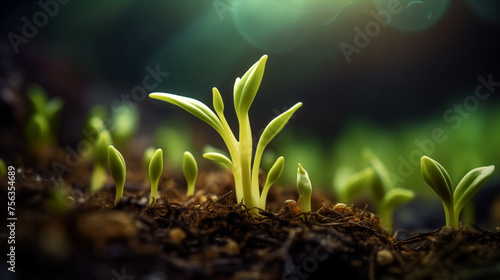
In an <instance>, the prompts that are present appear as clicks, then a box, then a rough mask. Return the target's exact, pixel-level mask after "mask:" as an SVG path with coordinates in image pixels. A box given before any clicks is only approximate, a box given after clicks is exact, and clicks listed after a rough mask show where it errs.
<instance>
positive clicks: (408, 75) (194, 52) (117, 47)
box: [0, 0, 500, 186]
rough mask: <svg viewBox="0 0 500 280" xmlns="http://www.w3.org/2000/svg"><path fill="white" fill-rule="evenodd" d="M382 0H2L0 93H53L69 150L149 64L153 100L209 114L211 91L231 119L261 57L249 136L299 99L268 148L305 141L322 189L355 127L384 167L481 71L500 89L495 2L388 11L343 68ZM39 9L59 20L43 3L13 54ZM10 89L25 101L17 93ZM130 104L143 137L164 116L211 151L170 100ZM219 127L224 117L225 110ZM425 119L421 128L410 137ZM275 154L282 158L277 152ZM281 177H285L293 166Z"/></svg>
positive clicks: (491, 104)
mask: <svg viewBox="0 0 500 280" xmlns="http://www.w3.org/2000/svg"><path fill="white" fill-rule="evenodd" d="M387 2H388V1H382V0H373V1H369V0H359V1H347V0H342V1H340V0H339V1H326V0H317V1H311V0H308V1H306V0H290V1H284V0H283V1H279V0H273V1H271V0H267V1H263V0H253V1H252V0H248V1H245V0H240V1H226V0H220V1H212V0H199V1H194V0H182V1H181V0H177V1H167V0H162V1H160V0H148V1H138V0H136V1H132V0H126V1H112V0H103V1H81V0H72V1H67V3H66V4H61V3H59V2H56V1H55V0H54V1H2V4H1V5H2V6H1V7H2V8H1V11H0V26H1V28H0V31H1V32H0V35H1V37H0V58H1V61H0V63H1V65H0V70H1V80H0V82H1V86H2V88H3V89H5V88H7V87H9V86H11V85H10V84H12V80H13V79H14V80H15V77H17V76H15V75H18V76H19V77H21V79H22V80H23V81H24V83H38V84H40V85H42V86H43V87H44V88H45V89H46V90H47V92H48V93H49V94H50V95H51V96H60V97H62V98H63V99H64V100H65V108H64V111H63V120H62V127H63V129H61V133H60V143H62V144H63V145H74V144H75V143H76V142H77V141H78V140H79V139H81V126H80V124H81V122H82V119H83V117H84V115H85V113H86V111H87V110H88V109H89V108H90V107H91V106H92V105H95V104H97V103H102V104H104V105H106V106H107V107H108V108H111V107H112V104H113V102H115V101H117V100H118V101H123V95H125V96H126V95H130V94H131V91H132V89H133V88H134V87H136V86H141V85H142V84H143V78H144V77H145V76H146V75H147V74H148V72H147V70H146V67H151V68H153V69H155V68H156V67H157V65H158V67H159V69H160V70H161V71H162V72H168V73H169V74H168V77H166V78H164V79H163V80H162V81H161V83H159V84H158V86H157V87H156V88H155V89H154V91H163V92H170V93H175V94H179V95H185V96H190V97H194V98H197V99H199V100H201V101H203V102H205V103H207V104H208V105H210V107H211V89H212V87H214V86H215V87H217V88H218V89H219V90H220V91H221V94H222V96H223V97H224V100H225V102H226V108H227V109H226V111H227V112H228V114H232V110H231V109H232V108H231V106H230V105H231V104H232V98H231V95H232V88H233V83H234V80H235V78H236V77H238V76H241V75H243V74H244V73H245V71H246V70H247V69H248V68H249V67H250V66H251V65H252V64H253V63H254V62H255V61H257V60H258V59H259V58H260V57H261V56H262V55H263V54H267V55H269V59H268V62H267V66H266V72H265V75H264V79H263V82H262V85H261V88H260V91H259V94H258V95H257V97H256V98H255V101H254V104H253V106H252V109H251V111H250V114H251V118H252V121H253V123H254V132H258V131H260V130H261V129H262V128H263V127H264V126H265V124H266V123H267V122H268V121H269V120H270V119H272V118H273V117H275V116H276V115H277V114H278V113H279V112H283V111H284V110H286V108H289V107H290V106H292V105H293V104H295V103H296V102H298V101H302V102H303V103H304V106H303V107H302V108H301V109H300V110H299V111H298V112H297V115H296V117H294V118H293V119H292V120H291V122H290V125H288V126H287V128H286V129H285V130H284V132H283V134H284V136H282V137H280V136H278V137H277V138H276V140H275V143H276V144H277V146H279V147H277V148H276V149H277V150H278V151H279V152H281V151H280V147H281V146H283V147H284V146H286V145H285V144H286V143H287V142H290V141H295V142H296V143H299V144H298V146H299V147H300V144H301V141H302V142H303V143H302V144H303V147H304V148H303V150H304V151H305V152H304V153H303V154H306V155H309V156H310V157H311V158H312V159H311V160H310V162H309V163H308V164H309V166H314V167H315V168H311V169H314V170H311V171H310V173H311V174H312V175H314V176H316V178H318V179H316V180H317V182H320V183H319V185H321V186H328V185H329V184H330V183H331V182H332V179H331V178H332V176H333V174H334V171H335V168H336V167H338V166H339V165H341V164H342V163H341V162H342V158H341V157H340V156H339V157H338V158H337V156H338V150H339V149H340V148H339V145H337V143H339V142H342V140H343V141H344V143H345V142H347V143H349V141H350V140H349V139H350V138H348V137H346V136H345V135H346V134H348V133H349V131H351V132H352V131H355V132H356V131H358V130H360V131H361V129H357V125H358V124H359V123H362V124H365V128H364V130H363V131H362V133H360V134H359V135H361V136H359V137H360V138H363V139H364V142H363V141H361V142H360V143H361V144H363V143H365V142H370V141H372V142H373V143H376V142H384V141H385V142H386V145H387V143H389V145H392V146H393V147H394V148H396V149H398V152H396V154H395V155H394V154H389V153H386V152H385V151H380V152H379V155H380V157H381V158H383V159H384V160H387V159H389V160H388V161H386V162H387V165H388V166H389V167H391V168H395V167H397V165H398V161H397V160H396V156H397V155H399V154H401V155H408V154H409V153H410V152H411V150H412V148H413V149H414V148H415V147H414V144H413V146H411V139H424V138H426V137H429V131H430V130H432V128H434V127H439V126H442V125H443V117H442V114H443V112H445V111H446V110H447V109H449V108H452V106H453V104H456V103H461V102H462V101H463V100H464V98H466V97H467V96H470V95H473V94H474V89H475V88H476V86H477V85H478V80H477V77H478V76H480V75H481V76H483V77H487V76H488V75H492V77H493V80H494V81H499V80H500V67H499V61H500V60H499V56H500V54H499V49H500V40H499V37H500V36H499V35H500V4H499V2H498V1H492V0H480V1H473V0H467V1H465V0H450V1H429V0H426V1H407V0H402V1H401V2H400V5H401V7H403V8H404V11H403V12H401V13H400V14H397V15H392V18H391V21H390V22H389V23H390V24H389V26H380V25H378V27H379V30H375V31H376V32H375V31H374V32H375V33H376V35H375V36H373V37H371V38H370V42H369V43H368V44H367V45H366V46H363V47H359V54H358V53H355V54H352V55H351V56H350V59H351V62H350V63H349V62H348V61H347V60H346V58H345V56H344V54H343V53H342V50H341V48H340V44H341V43H343V42H344V43H347V44H349V45H352V46H353V47H356V44H355V36H356V31H355V30H356V28H359V29H361V30H365V27H366V26H367V24H373V22H375V19H374V16H373V15H372V13H373V12H376V11H379V10H381V9H385V7H387ZM40 3H42V4H43V5H48V4H47V3H51V4H54V3H57V11H55V10H54V9H55V8H54V6H51V8H50V9H52V11H53V15H50V16H48V17H47V21H46V22H43V24H41V26H39V27H38V28H37V30H36V32H35V34H34V35H33V36H32V38H29V39H28V42H27V43H22V44H20V45H19V46H18V49H19V51H18V52H15V47H14V46H13V44H12V42H11V37H12V36H13V35H12V34H16V35H19V36H22V35H23V26H25V25H26V23H25V20H27V21H29V22H31V23H33V21H34V20H36V19H34V17H35V15H37V13H40V12H41V11H45V10H44V8H43V7H42V5H41V4H40ZM443 7H444V8H443ZM372 11H373V12H372ZM38 20H40V21H43V18H38ZM405 22H406V23H405ZM398 23H402V24H403V27H401V25H398ZM405 24H406V25H405ZM365 32H366V31H365ZM9 34H10V35H9ZM14 74H15V75H14ZM13 75H14V76H15V77H14V78H13ZM499 90H500V89H497V91H496V92H494V93H492V95H491V96H490V97H489V98H488V99H487V101H485V102H483V103H481V104H480V107H479V109H478V111H477V112H478V114H481V115H482V114H483V113H484V115H485V116H486V117H485V118H483V119H481V121H479V122H480V123H481V122H482V123H487V124H488V127H489V128H488V130H486V132H485V134H481V135H490V136H488V140H489V142H488V143H489V144H487V145H488V147H489V149H490V151H494V153H495V154H496V155H498V151H499V147H498V143H499V142H495V141H496V140H495V139H497V140H498V141H500V136H499V133H498V132H496V131H498V130H495V129H494V128H496V127H498V125H500V124H499V123H498V122H496V121H495V120H493V119H491V118H489V117H488V116H489V115H488V114H493V113H495V112H498V100H499V97H498V91H499ZM17 94H23V92H22V90H21V91H19V92H18V93H17ZM135 101H136V102H135V103H136V104H137V105H138V108H139V109H140V110H141V113H142V115H141V128H140V129H141V130H140V133H141V134H142V135H151V134H152V133H153V132H154V131H155V129H156V128H157V127H158V126H159V125H160V124H161V123H164V122H165V121H166V120H167V123H168V120H170V119H171V120H173V121H172V124H173V125H174V122H176V121H177V120H179V119H181V120H183V121H186V122H187V123H189V124H192V126H193V127H194V128H195V130H197V131H198V133H197V134H196V135H197V137H200V135H203V137H204V138H206V139H203V141H201V140H200V142H203V143H205V142H208V143H210V144H213V145H216V146H220V140H219V139H218V137H217V136H216V135H215V133H214V132H213V131H211V129H210V128H209V127H208V126H205V125H204V124H203V123H201V122H200V121H199V120H196V119H195V118H194V117H191V116H188V115H187V114H186V113H185V112H183V111H181V110H179V109H176V108H174V107H173V106H172V105H169V104H166V103H164V102H160V101H157V100H151V99H149V98H144V99H141V100H135ZM483 104H487V105H484V106H483ZM8 110H9V109H8V108H7V107H6V108H5V109H4V108H2V111H3V112H2V119H3V121H2V123H3V125H4V126H9V125H12V124H13V123H14V120H13V117H12V115H13V114H14V115H15V113H12V112H9V111H8ZM483 111H484V112H483ZM229 112H231V113H229ZM492 112H493V113H492ZM228 118H229V119H234V118H233V115H229V116H228ZM424 122H425V123H426V124H425V125H424V127H425V128H426V129H420V130H415V129H413V126H414V125H421V124H422V123H424ZM232 123H233V124H234V121H233V122H232ZM366 127H368V128H370V129H372V132H371V133H373V134H370V133H368V132H367V131H368V130H367V129H366ZM471 127H472V128H471ZM474 127H476V126H475V125H474V124H471V125H469V128H468V130H465V129H462V131H461V133H462V135H471V134H473V133H474ZM491 127H492V128H493V130H492V129H491ZM286 131H287V132H286ZM401 131H403V132H407V135H408V136H407V138H408V139H410V145H408V144H407V143H403V142H404V141H402V140H401V141H400V139H399V138H398V137H400V136H401ZM458 132H460V131H458ZM490 132H491V134H490ZM486 133H487V134H486ZM393 134H394V135H396V134H397V135H398V136H397V137H396V136H394V137H393ZM381 137H385V138H381ZM450 137H451V136H450ZM457 137H461V136H457ZM495 137H497V138H495ZM212 138H213V139H212ZM483 140H484V139H479V140H474V141H473V142H469V143H468V144H467V145H468V146H467V147H466V146H464V145H462V146H458V147H457V146H453V149H455V150H453V151H451V152H447V153H448V154H447V155H451V154H453V155H454V156H456V155H460V153H461V152H462V150H463V149H466V148H467V149H472V150H474V149H479V148H480V147H484V146H485V145H486V144H485V142H483ZM405 141H406V140H405ZM306 142H307V143H306ZM449 143H451V141H450V142H449ZM460 143H462V142H460ZM490 143H492V144H490ZM494 143H497V144H496V145H495V144H494ZM358 144H359V143H357V142H352V145H353V146H354V148H353V149H354V150H355V149H360V148H361V147H358V146H357V145H358ZM361 144H359V145H361ZM306 146H309V148H311V147H312V148H311V149H310V150H307V149H306ZM271 147H272V145H271ZM336 151H337V152H336ZM283 153H284V154H285V158H287V156H288V154H287V152H285V151H283ZM484 153H489V154H491V153H490V152H484ZM350 155H351V154H349V155H348V156H350ZM198 156H200V157H201V155H198ZM352 157H355V158H358V157H359V154H355V155H352ZM288 158H294V157H293V156H291V155H290V156H289V157H288ZM482 159H484V160H482V161H479V163H480V164H481V165H487V164H494V163H497V165H498V163H500V159H499V158H498V157H496V159H495V162H492V161H491V160H486V159H485V158H484V157H483V158H482ZM307 160H308V159H304V161H305V162H307ZM333 161H336V162H335V163H332V162H333ZM438 161H444V162H445V163H446V164H448V165H449V164H450V161H451V160H447V159H446V158H445V157H444V156H443V157H441V160H439V159H438ZM292 162H293V161H292ZM446 164H445V165H446ZM474 164H476V162H474ZM304 166H306V167H307V164H306V165H304ZM321 167H323V169H322V168H321ZM473 167H477V166H474V165H464V166H463V168H464V170H465V169H468V170H470V169H471V168H473ZM356 168H358V166H357V167H356ZM359 168H360V167H359ZM288 169H289V170H290V174H292V175H291V177H292V178H293V176H294V175H293V173H294V172H295V171H294V168H292V167H290V168H288ZM391 170H394V169H391ZM461 172H462V170H461ZM415 173H418V172H415ZM497 173H500V172H497ZM454 176H455V177H458V178H460V177H461V176H463V174H459V175H454ZM311 177H312V178H314V177H313V176H311ZM417 177H418V180H420V181H419V183H418V184H422V179H421V177H419V176H417ZM497 178H498V177H497ZM291 181H293V180H291ZM313 182H314V179H313ZM412 183H414V182H412Z"/></svg>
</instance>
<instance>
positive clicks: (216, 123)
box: [149, 92, 224, 135]
mask: <svg viewBox="0 0 500 280" xmlns="http://www.w3.org/2000/svg"><path fill="white" fill-rule="evenodd" d="M149 97H151V98H154V99H158V100H162V101H165V102H168V103H171V104H174V105H176V106H179V107H181V108H182V109H184V110H186V111H188V112H189V113H191V114H193V115H194V116H196V117H197V118H199V119H200V120H202V121H204V122H206V123H207V124H209V125H210V126H211V127H213V128H214V129H215V130H216V131H217V132H219V134H221V135H222V134H223V133H224V132H223V130H222V125H221V123H220V120H219V118H218V117H217V115H215V113H214V112H213V111H212V110H210V108H208V107H207V105H205V104H203V103H202V102H200V101H198V100H196V99H193V98H189V97H184V96H180V95H175V94H170V93H162V92H154V93H151V94H149Z"/></svg>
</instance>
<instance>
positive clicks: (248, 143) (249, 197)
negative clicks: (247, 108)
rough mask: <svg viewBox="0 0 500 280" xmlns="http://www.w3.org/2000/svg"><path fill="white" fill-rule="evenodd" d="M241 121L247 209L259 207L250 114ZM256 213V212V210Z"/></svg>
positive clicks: (241, 166) (243, 180) (245, 115)
mask: <svg viewBox="0 0 500 280" xmlns="http://www.w3.org/2000/svg"><path fill="white" fill-rule="evenodd" d="M241 117H242V118H241V119H239V126H240V139H239V140H240V147H239V148H240V149H239V150H240V156H241V158H240V163H241V165H240V168H241V169H240V170H241V187H242V188H243V200H244V202H245V206H246V207H247V208H253V207H256V206H257V201H256V200H255V197H254V196H253V192H252V181H251V180H252V177H251V175H252V174H251V166H252V131H251V128H250V120H249V118H248V114H244V115H243V116H241ZM255 211H256V210H255Z"/></svg>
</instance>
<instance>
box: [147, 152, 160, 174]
mask: <svg viewBox="0 0 500 280" xmlns="http://www.w3.org/2000/svg"><path fill="white" fill-rule="evenodd" d="M162 172H163V150H162V149H156V151H155V152H154V154H153V156H152V157H151V161H150V163H149V169H148V173H149V179H150V180H151V182H158V181H159V180H160V176H161V173H162Z"/></svg>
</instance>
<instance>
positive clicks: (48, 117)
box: [26, 84, 64, 145]
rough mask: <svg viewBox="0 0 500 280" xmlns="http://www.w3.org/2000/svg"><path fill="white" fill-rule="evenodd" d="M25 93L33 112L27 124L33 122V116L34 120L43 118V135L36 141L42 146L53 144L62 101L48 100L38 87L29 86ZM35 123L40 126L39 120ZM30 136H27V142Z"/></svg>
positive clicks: (43, 91)
mask: <svg viewBox="0 0 500 280" xmlns="http://www.w3.org/2000/svg"><path fill="white" fill-rule="evenodd" d="M26 91H27V96H28V100H29V102H30V103H31V107H32V112H33V114H32V117H31V118H30V121H29V122H33V116H35V115H37V117H36V118H40V117H41V118H43V122H44V124H43V126H45V127H44V128H43V129H44V134H42V136H43V137H44V138H41V139H38V141H39V142H40V141H42V143H43V144H51V145H52V144H54V143H55V141H56V140H57V131H58V126H59V118H60V113H61V110H62V108H63V105H64V104H63V101H62V100H61V99H60V98H57V97H54V98H52V99H50V100H49V99H48V97H47V93H46V92H45V90H44V89H43V88H42V87H40V86H39V85H35V84H32V85H29V86H28V87H27V89H26ZM35 122H38V124H40V120H36V121H35ZM28 125H30V123H28ZM31 125H32V124H31ZM31 129H33V127H32V128H28V129H27V130H31ZM31 136H32V135H27V137H28V141H29V140H30V137H31ZM31 139H33V138H31ZM35 139H36V138H35Z"/></svg>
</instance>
